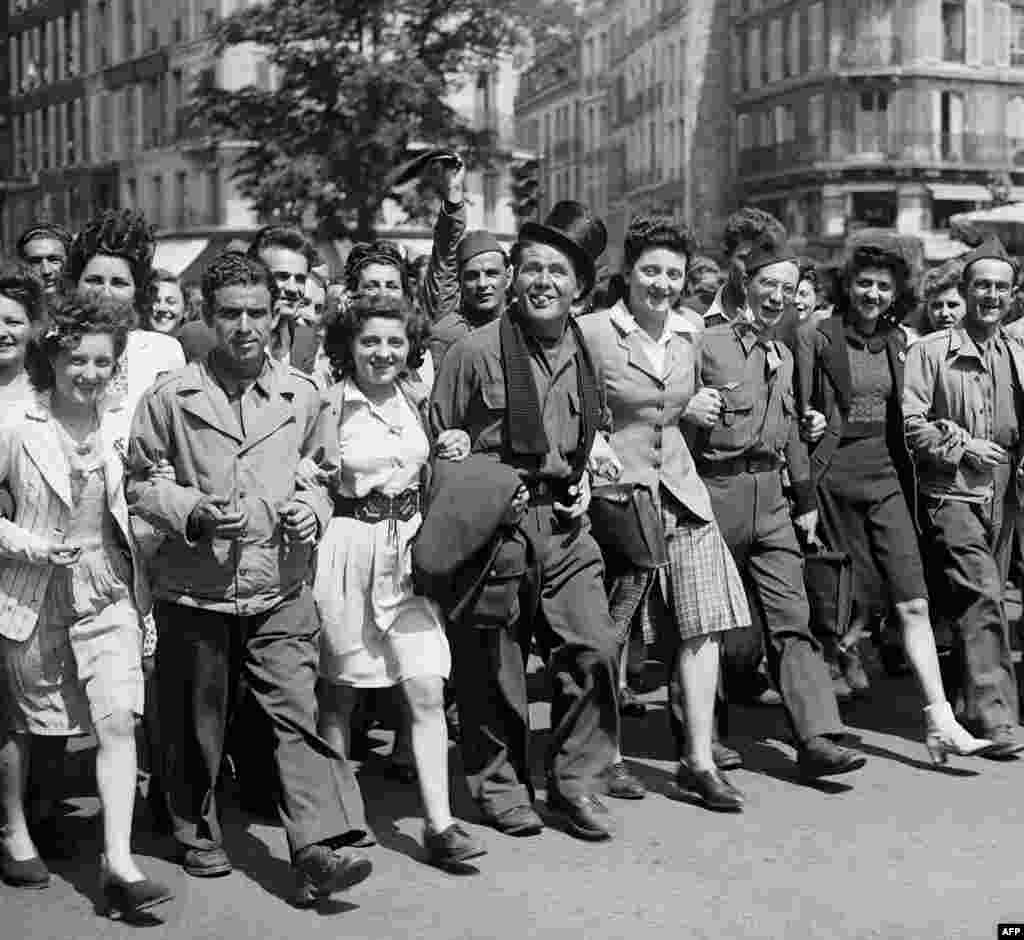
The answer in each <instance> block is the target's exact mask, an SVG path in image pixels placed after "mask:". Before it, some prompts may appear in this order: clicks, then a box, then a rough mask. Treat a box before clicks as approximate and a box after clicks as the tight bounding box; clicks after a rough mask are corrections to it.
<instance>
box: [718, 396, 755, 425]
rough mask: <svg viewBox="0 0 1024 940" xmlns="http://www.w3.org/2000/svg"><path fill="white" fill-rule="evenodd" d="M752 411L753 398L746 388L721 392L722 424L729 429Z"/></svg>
mask: <svg viewBox="0 0 1024 940" xmlns="http://www.w3.org/2000/svg"><path fill="white" fill-rule="evenodd" d="M753 410H754V397H753V395H752V394H751V392H750V390H749V389H747V388H737V389H731V390H726V391H723V392H722V424H723V426H725V427H727V428H731V427H732V426H733V425H734V424H735V423H736V422H737V421H740V420H743V419H744V418H747V417H749V416H750V413H751V412H752V411H753Z"/></svg>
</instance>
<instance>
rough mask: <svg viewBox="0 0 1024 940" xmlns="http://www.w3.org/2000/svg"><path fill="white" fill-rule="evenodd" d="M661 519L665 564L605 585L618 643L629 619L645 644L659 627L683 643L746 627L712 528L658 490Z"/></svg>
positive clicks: (737, 587) (727, 557)
mask: <svg viewBox="0 0 1024 940" xmlns="http://www.w3.org/2000/svg"><path fill="white" fill-rule="evenodd" d="M661 514H662V522H663V524H664V527H665V538H666V541H667V544H668V558H669V563H668V565H666V566H665V567H664V568H660V569H659V570H657V571H639V570H632V571H627V572H623V573H621V574H619V575H617V576H616V577H615V578H614V579H613V580H612V583H611V584H610V585H609V589H608V605H609V608H610V610H611V615H612V619H613V621H614V622H615V626H616V632H617V634H618V636H619V639H620V641H622V640H624V639H625V637H626V636H628V634H629V630H630V626H631V625H632V623H633V621H634V618H638V619H639V625H640V629H641V630H642V631H643V637H644V642H645V643H647V644H648V645H650V644H652V643H653V642H654V641H655V640H656V639H657V630H656V625H660V624H662V623H664V624H665V626H668V624H669V623H671V624H672V626H674V628H675V630H676V632H677V633H678V635H679V638H680V639H683V640H689V639H693V638H694V637H698V636H706V635H708V634H711V633H723V632H725V631H726V630H735V629H738V628H740V627H749V626H750V623H751V617H750V608H749V606H748V605H747V594H746V591H745V590H744V588H743V582H742V581H741V579H740V573H739V570H738V569H737V568H736V562H735V561H734V560H733V557H732V553H731V552H730V551H729V546H728V545H726V544H725V539H723V538H722V533H721V532H720V531H719V529H718V523H717V522H705V521H704V520H703V519H698V518H696V517H695V516H694V515H693V514H692V513H690V512H689V511H688V510H687V509H686V508H685V507H683V506H682V505H681V504H680V503H679V502H677V501H676V500H675V499H674V498H673V497H672V496H671V495H670V494H668V493H667V492H666V491H665V490H664V489H663V490H662V491H661ZM652 608H653V610H652Z"/></svg>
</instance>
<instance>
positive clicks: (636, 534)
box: [590, 483, 668, 568]
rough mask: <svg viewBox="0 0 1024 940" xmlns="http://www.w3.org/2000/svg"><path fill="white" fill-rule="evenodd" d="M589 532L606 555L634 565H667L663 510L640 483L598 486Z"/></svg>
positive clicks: (591, 510)
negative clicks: (659, 510) (662, 520)
mask: <svg viewBox="0 0 1024 940" xmlns="http://www.w3.org/2000/svg"><path fill="white" fill-rule="evenodd" d="M590 531H591V533H592V534H593V536H594V539H595V540H596V541H597V544H598V545H600V546H601V550H602V551H603V552H604V553H605V554H606V555H611V556H613V557H615V558H618V559H620V560H624V561H626V562H627V563H628V564H630V565H632V566H633V567H636V568H661V567H662V566H664V565H667V564H668V547H667V545H666V544H665V529H664V526H662V524H661V513H659V512H658V505H657V503H655V501H654V497H653V495H651V491H650V488H649V487H647V486H644V485H643V484H641V483H609V484H606V485H602V486H595V487H594V489H593V491H592V492H591V497H590Z"/></svg>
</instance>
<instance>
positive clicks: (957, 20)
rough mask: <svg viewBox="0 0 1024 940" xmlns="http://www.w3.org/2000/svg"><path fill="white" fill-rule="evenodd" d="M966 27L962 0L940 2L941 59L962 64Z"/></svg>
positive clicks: (965, 43) (943, 0)
mask: <svg viewBox="0 0 1024 940" xmlns="http://www.w3.org/2000/svg"><path fill="white" fill-rule="evenodd" d="M966 35H967V25H966V18H965V16H964V0H942V59H943V61H944V62H963V61H964V60H965V52H966V45H967V42H966Z"/></svg>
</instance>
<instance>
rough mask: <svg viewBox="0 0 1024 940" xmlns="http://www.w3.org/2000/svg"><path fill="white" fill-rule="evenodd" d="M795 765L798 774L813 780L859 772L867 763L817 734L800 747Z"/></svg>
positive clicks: (853, 753) (864, 759) (859, 755)
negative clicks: (798, 771)
mask: <svg viewBox="0 0 1024 940" xmlns="http://www.w3.org/2000/svg"><path fill="white" fill-rule="evenodd" d="M797 763H798V764H799V766H800V773H801V774H802V775H803V776H804V777H806V778H808V779H811V780H813V779H817V778H818V777H835V776H838V775H839V774H848V773H850V772H851V771H853V770H860V768H861V767H863V766H864V765H865V764H866V763H867V758H866V757H864V756H863V755H861V754H858V753H856V752H855V751H851V750H850V749H849V748H846V747H842V746H841V745H839V744H836V743H835V742H834V741H830V740H829V739H828V738H827V737H825V736H824V735H820V734H819V735H818V736H817V737H813V738H811V739H810V740H808V741H805V742H804V743H803V745H801V746H800V748H799V749H798V756H797Z"/></svg>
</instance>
